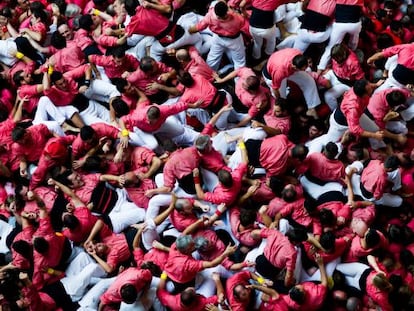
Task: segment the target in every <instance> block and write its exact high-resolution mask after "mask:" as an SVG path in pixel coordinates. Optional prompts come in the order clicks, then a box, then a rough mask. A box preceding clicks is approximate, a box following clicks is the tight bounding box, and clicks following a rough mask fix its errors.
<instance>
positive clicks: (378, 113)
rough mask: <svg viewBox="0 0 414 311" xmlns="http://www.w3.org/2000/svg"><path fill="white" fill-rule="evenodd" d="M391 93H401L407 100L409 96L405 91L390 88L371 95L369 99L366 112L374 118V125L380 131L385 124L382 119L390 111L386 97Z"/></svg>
mask: <svg viewBox="0 0 414 311" xmlns="http://www.w3.org/2000/svg"><path fill="white" fill-rule="evenodd" d="M393 91H400V92H402V93H403V94H404V96H405V97H406V98H408V96H409V92H408V91H407V90H404V89H396V88H392V89H391V88H390V89H385V90H381V91H379V92H375V93H374V94H372V96H371V98H370V99H369V104H368V110H369V112H370V113H371V114H372V116H373V117H374V120H375V123H376V124H377V125H378V127H379V128H380V129H384V128H385V123H386V122H385V121H384V117H385V116H386V114H387V113H388V112H389V111H390V109H391V108H390V106H389V105H388V103H387V98H386V96H387V94H389V93H391V92H393Z"/></svg>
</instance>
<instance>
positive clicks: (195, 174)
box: [193, 167, 200, 177]
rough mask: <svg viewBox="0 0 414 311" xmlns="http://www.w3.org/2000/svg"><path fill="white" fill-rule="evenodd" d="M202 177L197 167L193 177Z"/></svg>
mask: <svg viewBox="0 0 414 311" xmlns="http://www.w3.org/2000/svg"><path fill="white" fill-rule="evenodd" d="M198 176H200V170H199V169H198V167H196V168H195V169H193V177H198Z"/></svg>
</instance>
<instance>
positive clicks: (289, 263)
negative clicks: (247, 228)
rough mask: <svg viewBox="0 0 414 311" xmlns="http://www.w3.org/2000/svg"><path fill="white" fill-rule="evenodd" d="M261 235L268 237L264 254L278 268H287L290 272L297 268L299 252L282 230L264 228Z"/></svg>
mask: <svg viewBox="0 0 414 311" xmlns="http://www.w3.org/2000/svg"><path fill="white" fill-rule="evenodd" d="M260 236H261V237H262V238H264V239H267V242H266V246H265V249H264V252H263V254H264V256H265V257H266V259H267V260H269V262H270V263H271V264H272V265H273V266H275V267H276V268H279V269H283V268H284V267H286V269H287V270H288V271H290V272H293V271H294V270H295V265H296V257H297V252H296V249H295V247H294V246H293V245H292V244H291V243H290V241H289V239H288V238H287V237H285V236H284V235H283V234H282V233H281V232H280V231H278V230H275V229H267V228H266V229H262V230H261V232H260Z"/></svg>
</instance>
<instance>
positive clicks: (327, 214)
mask: <svg viewBox="0 0 414 311" xmlns="http://www.w3.org/2000/svg"><path fill="white" fill-rule="evenodd" d="M319 221H320V222H321V225H322V226H323V227H333V226H335V225H336V217H335V215H334V213H333V212H332V211H331V210H330V209H327V208H323V209H321V211H320V212H319Z"/></svg>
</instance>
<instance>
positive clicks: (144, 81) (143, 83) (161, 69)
mask: <svg viewBox="0 0 414 311" xmlns="http://www.w3.org/2000/svg"><path fill="white" fill-rule="evenodd" d="M154 66H155V70H154V71H153V72H143V71H142V70H141V69H140V68H138V69H137V70H136V71H134V72H132V73H131V74H130V75H129V76H128V78H127V80H128V82H130V83H131V84H132V85H134V86H136V87H138V88H139V89H140V90H142V91H143V92H144V94H145V95H154V94H156V93H158V90H147V85H148V84H150V83H152V82H157V83H161V84H162V81H160V80H159V79H158V78H159V76H160V75H161V74H163V73H167V72H170V71H171V68H170V67H167V66H166V65H165V64H163V63H161V62H156V63H155V64H154Z"/></svg>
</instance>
